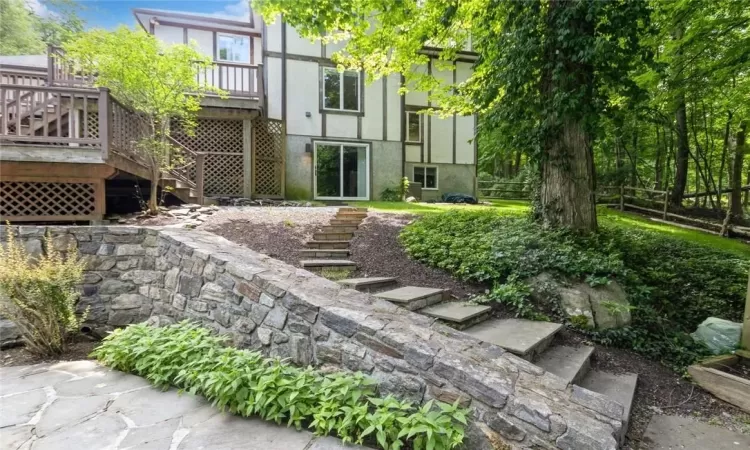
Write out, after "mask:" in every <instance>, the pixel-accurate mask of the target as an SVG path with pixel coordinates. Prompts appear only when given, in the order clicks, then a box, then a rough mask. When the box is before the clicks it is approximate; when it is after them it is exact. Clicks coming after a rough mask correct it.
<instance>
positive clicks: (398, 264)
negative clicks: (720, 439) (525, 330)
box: [208, 213, 750, 449]
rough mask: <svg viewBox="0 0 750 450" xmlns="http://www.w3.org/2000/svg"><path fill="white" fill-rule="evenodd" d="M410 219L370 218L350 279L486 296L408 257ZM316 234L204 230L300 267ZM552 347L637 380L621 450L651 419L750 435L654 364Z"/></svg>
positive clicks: (564, 335) (356, 246) (739, 419)
mask: <svg viewBox="0 0 750 450" xmlns="http://www.w3.org/2000/svg"><path fill="white" fill-rule="evenodd" d="M413 219H414V216H411V215H396V214H381V213H370V214H369V216H368V217H367V219H366V221H365V222H364V223H363V224H362V225H361V226H360V228H359V230H357V232H356V233H355V236H354V239H353V240H352V242H351V256H350V259H351V260H352V261H354V262H356V263H357V266H358V268H357V270H356V271H355V272H354V273H352V274H351V277H366V276H369V277H373V276H383V277H395V278H397V279H398V282H399V285H401V286H406V285H411V286H425V287H438V288H443V289H449V290H450V292H451V293H452V294H453V296H455V297H456V298H459V299H468V298H471V297H473V296H475V295H480V294H482V293H484V292H485V290H486V289H487V287H486V286H483V285H479V284H472V283H466V282H462V281H459V280H457V279H455V278H454V277H452V276H451V275H450V274H449V273H447V272H445V271H443V270H440V269H436V268H433V267H428V266H427V265H424V264H422V263H419V262H417V261H414V260H412V259H410V258H409V257H408V255H407V254H406V252H405V251H404V249H403V247H402V246H401V244H400V243H399V240H398V235H399V233H400V231H401V229H402V228H403V227H404V226H405V225H406V224H408V223H409V222H410V221H411V220H413ZM316 229H317V225H315V226H313V225H305V226H302V225H300V226H291V227H290V226H285V225H284V224H283V223H279V224H276V225H269V224H252V223H250V222H248V221H237V220H233V221H231V222H228V223H223V224H220V225H216V226H212V227H209V228H208V230H209V231H212V232H214V233H216V234H219V235H221V236H224V237H225V238H227V239H229V240H231V241H234V242H237V243H240V244H242V245H245V246H247V247H249V248H251V249H253V250H255V251H258V252H261V253H265V254H267V255H270V256H273V257H274V258H277V259H281V260H283V261H285V262H287V263H289V264H292V265H295V266H298V264H299V256H298V254H297V250H299V249H301V248H303V247H304V241H305V240H306V239H308V238H309V235H310V234H311V233H312V232H314V231H315V230H316ZM494 313H495V315H496V316H497V317H509V316H511V315H512V312H511V311H509V310H507V309H502V308H498V309H497V310H496V311H495V312H494ZM556 343H557V344H567V345H580V344H586V345H593V346H595V347H596V351H595V352H594V356H593V358H592V362H591V364H592V368H593V369H594V370H601V371H606V372H611V373H625V372H630V373H637V374H638V388H637V391H636V397H635V400H634V404H633V407H632V411H631V419H630V427H629V431H628V442H627V443H626V446H625V448H628V449H637V448H639V444H640V438H641V436H642V435H643V433H644V431H645V430H646V427H647V426H648V423H649V421H650V420H651V416H652V415H653V414H672V415H675V414H676V415H683V416H690V417H693V418H696V419H699V420H704V421H708V422H709V423H711V424H714V425H719V426H723V427H725V428H728V429H731V430H734V431H740V432H750V415H747V414H745V413H743V412H742V411H741V410H739V409H738V408H736V407H734V406H732V405H730V404H728V403H726V402H723V401H721V400H718V399H716V398H715V397H713V396H712V395H711V394H709V393H707V392H706V391H704V390H702V389H701V388H699V387H698V386H695V385H693V384H692V383H690V382H689V381H687V380H686V379H684V378H682V377H681V376H680V375H679V374H676V373H675V372H673V371H672V370H670V369H668V368H667V367H665V366H663V365H661V364H660V363H659V362H657V361H653V360H650V359H648V358H646V357H644V356H641V355H639V354H637V353H634V352H632V351H628V350H624V349H618V348H609V347H604V346H601V345H596V344H593V343H591V342H588V341H587V340H586V337H585V336H584V335H581V334H579V333H577V332H575V331H573V330H570V329H565V330H564V331H562V332H561V333H559V335H558V337H557V338H556Z"/></svg>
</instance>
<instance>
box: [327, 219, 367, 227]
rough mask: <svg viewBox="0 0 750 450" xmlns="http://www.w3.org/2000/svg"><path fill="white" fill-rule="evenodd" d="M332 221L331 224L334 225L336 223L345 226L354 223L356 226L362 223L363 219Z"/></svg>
mask: <svg viewBox="0 0 750 450" xmlns="http://www.w3.org/2000/svg"><path fill="white" fill-rule="evenodd" d="M330 223H331V225H334V226H335V225H344V226H349V225H354V226H355V227H356V226H359V224H361V223H362V219H331V222H330Z"/></svg>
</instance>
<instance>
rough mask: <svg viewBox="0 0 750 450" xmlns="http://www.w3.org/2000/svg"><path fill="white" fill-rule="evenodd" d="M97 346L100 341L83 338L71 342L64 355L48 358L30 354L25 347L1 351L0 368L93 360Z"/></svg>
mask: <svg viewBox="0 0 750 450" xmlns="http://www.w3.org/2000/svg"><path fill="white" fill-rule="evenodd" d="M97 345H99V341H96V340H91V339H89V338H87V337H83V336H82V337H80V338H77V339H75V340H74V341H73V342H71V343H70V344H69V345H68V349H67V350H66V351H65V353H63V354H62V355H56V356H48V357H44V356H38V355H34V354H32V353H29V352H27V351H26V349H25V348H24V347H23V346H21V347H13V348H9V349H6V350H2V351H0V367H11V366H24V365H32V364H40V363H52V362H59V361H80V360H82V359H92V358H90V357H89V354H91V352H92V351H93V350H94V348H96V346H97Z"/></svg>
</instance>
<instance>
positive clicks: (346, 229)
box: [320, 225, 357, 233]
mask: <svg viewBox="0 0 750 450" xmlns="http://www.w3.org/2000/svg"><path fill="white" fill-rule="evenodd" d="M320 230H321V231H322V232H323V233H354V232H355V231H357V225H324V226H322V227H320Z"/></svg>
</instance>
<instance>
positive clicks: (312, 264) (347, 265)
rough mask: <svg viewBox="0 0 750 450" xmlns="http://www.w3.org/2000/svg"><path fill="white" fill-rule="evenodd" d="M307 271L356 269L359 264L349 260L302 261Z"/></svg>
mask: <svg viewBox="0 0 750 450" xmlns="http://www.w3.org/2000/svg"><path fill="white" fill-rule="evenodd" d="M300 264H301V265H302V267H303V268H305V269H356V268H357V264H356V263H355V262H354V261H349V260H348V259H305V260H302V261H300Z"/></svg>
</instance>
